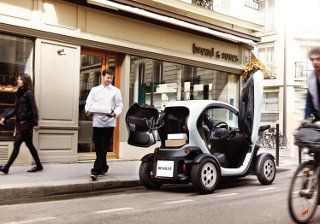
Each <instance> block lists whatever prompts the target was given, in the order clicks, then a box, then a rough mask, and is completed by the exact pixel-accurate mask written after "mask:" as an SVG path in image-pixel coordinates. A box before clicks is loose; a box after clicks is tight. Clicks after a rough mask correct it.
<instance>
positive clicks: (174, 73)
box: [129, 56, 240, 111]
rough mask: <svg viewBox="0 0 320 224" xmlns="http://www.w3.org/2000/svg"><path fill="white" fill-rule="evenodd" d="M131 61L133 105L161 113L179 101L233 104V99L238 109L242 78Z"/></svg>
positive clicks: (132, 59)
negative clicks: (153, 108)
mask: <svg viewBox="0 0 320 224" xmlns="http://www.w3.org/2000/svg"><path fill="white" fill-rule="evenodd" d="M130 61H131V65H130V68H131V70H130V98H129V99H130V103H133V102H138V103H139V104H140V105H145V106H153V107H155V108H157V109H158V110H159V111H163V110H164V107H165V106H166V104H167V103H168V102H171V101H177V100H203V99H209V100H219V101H222V102H226V103H229V102H230V100H231V99H233V102H234V104H235V106H237V105H238V99H239V93H240V90H239V88H240V87H239V86H240V85H239V84H240V82H239V76H238V75H235V74H229V73H226V72H222V71H217V70H210V69H205V68H199V67H195V66H189V65H181V64H177V63H172V62H166V61H158V60H153V59H149V58H140V57H136V56H131V60H130ZM141 65H143V66H141ZM142 77H143V79H142Z"/></svg>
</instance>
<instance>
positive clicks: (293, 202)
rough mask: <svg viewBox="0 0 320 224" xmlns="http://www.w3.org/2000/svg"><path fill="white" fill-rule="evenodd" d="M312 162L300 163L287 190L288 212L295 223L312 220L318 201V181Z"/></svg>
mask: <svg viewBox="0 0 320 224" xmlns="http://www.w3.org/2000/svg"><path fill="white" fill-rule="evenodd" d="M316 173H317V172H316V170H315V167H314V165H313V163H312V161H307V162H304V163H302V164H301V165H300V166H299V167H298V169H297V170H296V172H295V173H294V175H293V178H292V180H291V185H290V190H289V200H288V202H289V211H290V216H291V218H292V219H293V220H294V221H295V222H297V223H307V222H309V221H310V220H311V219H312V216H313V214H314V213H315V211H316V209H317V204H318V200H319V179H318V177H317V174H316Z"/></svg>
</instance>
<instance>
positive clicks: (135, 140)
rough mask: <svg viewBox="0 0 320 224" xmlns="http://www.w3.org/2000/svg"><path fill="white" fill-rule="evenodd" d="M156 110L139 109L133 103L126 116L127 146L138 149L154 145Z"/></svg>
mask: <svg viewBox="0 0 320 224" xmlns="http://www.w3.org/2000/svg"><path fill="white" fill-rule="evenodd" d="M158 115H159V113H158V110H157V109H155V108H151V107H149V108H148V107H141V106H139V105H138V104H137V103H133V104H132V105H131V106H130V108H129V110H128V112H127V114H126V124H127V130H128V134H129V137H128V144H129V145H134V146H140V147H149V146H151V145H153V144H155V143H156V141H157V135H156V130H155V128H154V127H155V126H156V122H157V119H158Z"/></svg>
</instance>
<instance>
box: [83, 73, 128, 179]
mask: <svg viewBox="0 0 320 224" xmlns="http://www.w3.org/2000/svg"><path fill="white" fill-rule="evenodd" d="M113 78H114V71H113V70H112V69H104V70H103V72H102V74H101V79H102V84H101V85H99V86H96V87H93V88H92V89H91V91H90V93H89V95H88V98H87V100H86V106H85V110H86V113H87V114H88V115H89V116H90V115H92V114H93V122H92V126H93V141H94V146H95V151H96V160H95V162H94V166H93V168H92V169H91V179H92V180H93V181H96V180H97V178H98V175H105V174H106V173H107V172H108V169H109V166H108V165H107V150H108V146H109V144H110V139H111V138H112V136H113V130H114V128H115V126H116V121H117V117H118V116H119V115H120V114H121V112H122V108H123V105H122V98H121V92H120V90H119V89H118V88H117V87H115V86H113V85H112V84H111V83H112V80H113ZM105 99H110V102H109V103H110V104H111V105H106V107H108V106H111V114H102V113H91V112H90V108H91V106H92V105H93V104H95V103H99V102H104V101H105Z"/></svg>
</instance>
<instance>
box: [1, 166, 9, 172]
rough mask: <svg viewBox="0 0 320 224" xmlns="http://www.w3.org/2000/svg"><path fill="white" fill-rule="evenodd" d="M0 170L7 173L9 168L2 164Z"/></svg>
mask: <svg viewBox="0 0 320 224" xmlns="http://www.w3.org/2000/svg"><path fill="white" fill-rule="evenodd" d="M0 171H1V172H2V173H4V174H8V173H9V169H6V168H4V166H0Z"/></svg>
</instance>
